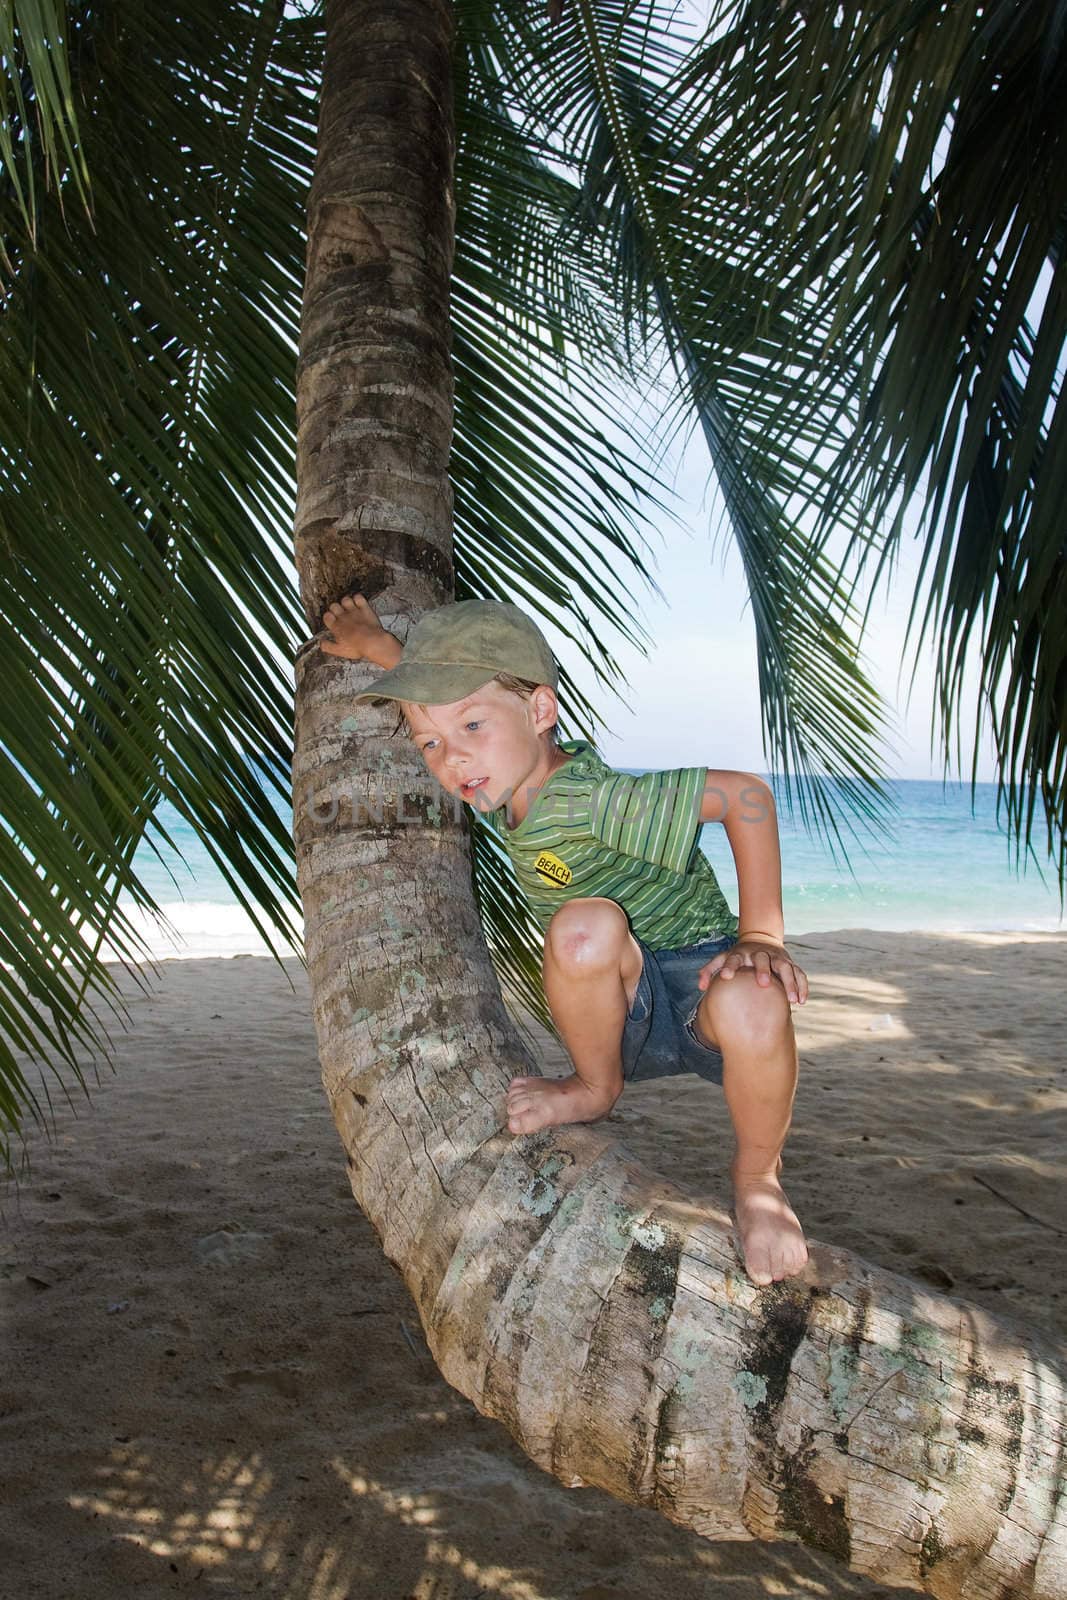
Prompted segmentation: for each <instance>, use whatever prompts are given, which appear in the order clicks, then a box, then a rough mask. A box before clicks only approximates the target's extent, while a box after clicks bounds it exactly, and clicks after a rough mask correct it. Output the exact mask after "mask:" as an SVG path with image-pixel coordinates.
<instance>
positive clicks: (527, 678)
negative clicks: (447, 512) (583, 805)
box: [357, 600, 559, 799]
mask: <svg viewBox="0 0 1067 1600" xmlns="http://www.w3.org/2000/svg"><path fill="white" fill-rule="evenodd" d="M558 682H559V669H558V667H557V665H556V659H555V657H554V656H553V654H552V651H551V650H550V649H549V646H548V643H547V641H546V640H545V638H544V636H543V634H542V633H541V631H540V629H539V628H538V627H537V626H536V624H535V623H534V622H532V621H531V619H530V618H529V617H528V616H527V615H526V613H525V612H523V611H520V610H519V608H518V606H513V605H510V604H508V603H507V602H505V601H500V600H459V601H456V602H454V603H453V604H451V605H445V606H439V607H437V609H436V610H434V611H428V612H426V613H425V614H424V615H423V616H422V617H421V618H420V619H419V621H418V622H417V623H416V625H415V627H414V628H413V629H412V630H411V633H410V634H409V635H408V639H407V642H406V644H405V645H404V654H403V658H402V660H401V662H400V664H399V666H396V667H394V668H393V669H392V671H391V672H386V673H383V675H382V676H381V677H380V678H378V679H377V680H376V682H375V683H374V684H373V685H372V686H371V687H370V688H369V689H366V690H364V691H363V693H362V694H361V695H359V696H358V697H357V698H359V699H361V700H393V701H396V702H397V704H398V706H399V709H400V716H399V718H398V721H397V728H396V730H394V731H397V730H399V729H400V728H401V727H403V729H404V731H405V732H406V733H407V735H408V737H409V738H410V739H411V740H412V742H413V743H414V744H415V745H416V747H417V748H418V750H419V751H420V753H421V754H422V756H423V758H424V760H425V761H426V764H427V766H428V767H429V768H430V770H431V771H432V772H433V773H434V775H435V776H436V777H437V778H438V779H439V781H440V782H442V783H443V784H444V785H445V786H446V787H447V788H450V789H453V790H454V791H459V790H462V788H463V779H465V778H472V779H477V778H484V777H491V778H493V779H494V780H495V787H496V788H499V789H501V792H503V789H504V788H505V787H508V786H509V785H510V784H512V783H517V782H518V781H520V780H521V778H522V777H523V776H525V775H526V773H525V772H521V771H520V769H521V768H524V767H525V766H526V760H525V758H526V757H529V756H530V755H531V754H532V753H534V752H535V751H537V752H539V751H540V750H542V749H543V750H547V751H548V752H549V754H550V755H551V754H552V753H553V752H554V751H555V749H556V745H557V729H556V718H557V714H558V708H557V702H556V689H557V685H558ZM472 764H473V765H472ZM479 764H480V765H483V766H490V767H492V768H493V771H491V772H488V773H481V772H475V771H473V767H474V766H478V765H479ZM463 798H464V799H470V798H472V795H471V794H469V793H466V792H464V793H463Z"/></svg>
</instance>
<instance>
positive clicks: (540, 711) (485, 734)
mask: <svg viewBox="0 0 1067 1600" xmlns="http://www.w3.org/2000/svg"><path fill="white" fill-rule="evenodd" d="M403 709H404V714H405V716H406V717H407V719H408V726H409V727H410V729H411V740H412V743H413V744H414V745H415V748H416V749H417V750H418V751H419V753H420V754H421V756H422V759H423V760H424V761H425V763H426V765H427V767H428V768H429V770H430V772H431V773H432V774H433V776H434V777H435V778H436V779H437V781H438V783H439V784H440V785H441V787H442V788H443V789H447V791H448V792H449V794H453V795H458V796H459V798H460V799H461V800H465V801H466V802H467V803H468V804H469V805H472V806H474V807H475V808H476V809H477V810H479V811H495V810H497V809H498V807H500V806H502V805H505V804H507V802H508V801H509V800H510V799H511V797H512V795H517V794H518V793H519V791H520V789H521V787H522V785H523V784H525V783H526V782H527V781H528V780H530V779H531V778H533V781H534V783H536V782H537V781H538V780H537V777H536V776H535V775H536V773H537V771H538V769H539V767H540V766H541V765H542V764H543V763H544V762H545V760H546V751H545V747H544V741H543V740H542V739H541V737H540V735H541V733H542V732H543V731H544V730H545V729H546V728H548V727H551V726H552V724H553V723H554V722H555V720H556V718H555V703H554V698H553V696H552V691H551V690H550V689H547V688H545V689H535V690H534V692H533V695H532V696H531V698H530V699H529V700H524V699H522V698H521V697H520V696H519V695H517V694H513V693H512V692H511V691H510V690H509V689H503V688H501V686H500V684H498V683H487V684H484V685H483V687H482V688H480V689H476V690H475V691H474V693H473V694H469V695H467V696H466V697H465V698H464V699H462V700H454V701H451V702H449V704H447V705H441V706H416V705H412V704H411V703H409V702H407V701H404V702H403ZM479 779H481V780H482V781H481V782H479V781H478V780H479ZM472 786H473V787H472Z"/></svg>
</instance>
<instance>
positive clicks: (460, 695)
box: [356, 661, 498, 706]
mask: <svg viewBox="0 0 1067 1600" xmlns="http://www.w3.org/2000/svg"><path fill="white" fill-rule="evenodd" d="M497 670H498V669H497V668H496V667H456V666H444V665H442V666H434V665H431V664H430V663H429V662H426V661H411V662H407V663H405V662H403V661H402V662H401V663H400V665H399V666H398V667H394V668H393V670H392V671H391V672H383V673H382V675H381V677H380V678H376V679H375V681H374V683H373V684H372V685H371V687H370V688H369V689H364V690H362V691H361V693H359V694H357V695H356V699H357V700H407V701H409V702H410V703H411V704H412V705H419V706H444V705H451V704H452V702H453V701H454V700H465V699H466V697H467V696H468V695H469V694H473V693H474V691H475V689H481V688H482V687H483V686H484V685H485V684H487V683H489V682H490V680H491V679H492V678H495V677H496V674H497Z"/></svg>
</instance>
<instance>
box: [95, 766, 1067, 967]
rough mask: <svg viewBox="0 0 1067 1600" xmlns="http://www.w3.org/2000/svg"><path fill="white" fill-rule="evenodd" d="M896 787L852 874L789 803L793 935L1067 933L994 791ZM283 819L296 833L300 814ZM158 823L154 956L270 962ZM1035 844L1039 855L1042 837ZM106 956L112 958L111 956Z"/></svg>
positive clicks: (175, 825) (219, 886) (169, 819)
mask: <svg viewBox="0 0 1067 1600" xmlns="http://www.w3.org/2000/svg"><path fill="white" fill-rule="evenodd" d="M626 770H628V771H631V772H637V771H641V770H646V769H642V768H633V767H631V768H627V769H626ZM889 787H890V791H891V793H892V794H893V796H894V798H895V801H896V806H897V810H896V814H895V818H894V821H893V824H892V830H891V833H890V834H889V836H888V837H887V838H886V839H884V840H883V841H881V842H878V843H871V842H870V841H869V840H868V841H867V842H866V843H857V842H854V841H849V842H848V843H847V848H848V854H849V862H850V865H846V864H845V862H844V861H842V860H841V859H840V858H839V859H837V860H836V861H835V859H834V856H833V854H832V853H831V851H830V850H829V849H828V848H827V846H826V845H825V844H824V843H822V842H821V841H820V840H819V839H818V838H814V837H812V836H811V835H809V833H808V832H807V831H806V830H805V829H804V828H803V826H802V825H801V824H800V822H799V819H795V820H790V818H789V817H788V815H786V814H785V808H784V802H780V815H779V825H780V833H781V839H782V880H783V885H782V888H783V902H784V907H785V919H786V933H787V937H788V936H790V935H793V936H800V935H801V934H805V933H817V932H825V931H828V930H833V929H838V928H871V929H887V930H892V929H896V930H914V931H946V932H947V931H951V932H960V931H987V932H1012V931H1036V932H1056V931H1062V930H1063V928H1064V922H1063V918H1062V916H1061V911H1060V900H1059V892H1058V889H1057V887H1056V880H1055V873H1054V872H1052V871H1051V870H1050V869H1049V868H1048V867H1047V866H1046V867H1045V868H1044V875H1043V877H1042V873H1041V872H1040V871H1039V870H1038V867H1037V865H1035V863H1034V862H1030V863H1028V864H1027V865H1026V868H1025V871H1024V872H1017V871H1016V870H1015V867H1014V865H1013V855H1012V853H1011V852H1010V851H1009V841H1008V836H1007V833H1006V832H1005V830H1004V829H1003V827H1002V826H1000V825H998V821H997V814H996V789H995V786H994V785H993V784H979V785H978V788H977V790H976V794H975V803H974V811H973V813H972V810H971V794H970V789H969V788H968V787H966V786H960V785H942V784H941V783H939V782H924V781H920V780H900V781H898V782H896V783H893V784H891V785H890V786H889ZM278 809H279V815H282V816H284V817H285V820H286V823H287V825H289V824H290V823H291V811H290V810H289V809H288V808H283V807H281V806H280V805H279V808H278ZM159 820H160V821H161V822H162V824H163V826H164V827H165V828H166V830H167V832H168V833H169V834H170V836H171V838H172V839H174V841H175V844H176V845H177V846H178V850H179V851H180V856H179V855H178V854H177V853H176V852H175V851H173V850H170V849H167V848H165V847H164V846H163V845H162V843H157V844H156V847H155V849H158V851H159V853H160V854H159V857H157V855H156V853H155V849H153V847H152V845H149V844H147V843H145V842H142V845H141V847H140V849H139V851H138V853H137V856H136V858H135V864H136V867H137V870H138V873H139V874H140V876H141V879H142V881H143V882H144V883H145V884H146V886H147V887H148V888H149V889H150V891H151V892H152V894H153V895H154V897H155V899H156V901H157V903H158V904H159V906H160V908H161V910H162V911H163V913H164V914H165V916H166V918H167V920H168V921H169V923H170V924H171V928H170V929H167V928H166V927H161V926H159V925H157V924H156V923H155V922H154V921H153V920H151V919H147V918H145V917H143V916H140V915H137V916H135V918H134V920H135V926H137V927H138V929H139V930H140V931H141V933H142V936H143V937H144V939H145V942H146V944H147V945H148V947H149V950H150V952H151V954H152V956H153V958H154V959H157V960H159V959H163V958H166V957H170V958H185V959H192V958H194V957H200V956H209V955H226V956H232V955H241V954H254V955H261V954H267V953H268V951H267V947H266V945H265V944H264V943H263V941H262V939H261V937H260V935H259V934H258V933H257V931H256V929H255V927H254V925H253V923H252V922H251V920H250V919H249V917H248V915H247V914H246V912H245V911H244V910H243V908H242V907H241V906H240V904H239V903H238V902H237V900H236V898H235V896H234V894H233V892H232V890H231V889H230V887H229V885H228V884H227V883H226V881H225V879H224V878H223V877H222V875H221V874H220V872H219V871H218V868H217V867H216V866H215V864H214V862H213V861H212V860H211V858H210V856H209V855H208V853H207V851H206V850H205V849H204V847H203V846H202V845H201V843H200V841H199V840H198V839H197V837H196V835H195V833H194V832H193V830H192V828H191V827H190V826H189V825H188V823H186V822H185V821H184V820H183V819H182V818H181V817H180V816H179V815H178V813H177V812H176V811H175V810H174V809H173V807H172V806H169V805H167V804H166V803H164V804H162V805H161V806H160V810H159ZM701 834H702V836H701V847H702V849H703V850H704V853H705V854H706V855H707V857H708V859H709V860H710V861H711V863H712V866H713V867H714V868H715V871H716V873H717V874H718V876H719V881H720V882H721V884H722V887H723V890H724V892H725V893H726V897H727V899H728V900H729V901H730V903H731V905H733V906H734V907H735V908H736V905H737V888H736V879H735V877H734V873H733V861H732V858H731V855H730V849H729V844H728V842H727V840H726V836H725V834H724V832H723V829H722V828H721V827H720V826H719V825H718V824H716V823H710V824H708V825H707V826H706V827H705V828H703V829H702V830H701ZM1036 842H1037V844H1038V845H1040V843H1041V839H1040V836H1039V835H1038V836H1037V837H1036ZM160 858H161V859H160ZM182 858H184V860H183V859H182ZM278 948H279V949H284V946H283V945H281V944H279V946H278ZM103 953H104V955H105V958H106V957H108V956H109V954H111V955H112V958H113V953H112V952H110V950H109V948H107V947H106V948H105V950H104V952H103Z"/></svg>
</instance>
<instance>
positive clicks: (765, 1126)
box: [693, 968, 808, 1284]
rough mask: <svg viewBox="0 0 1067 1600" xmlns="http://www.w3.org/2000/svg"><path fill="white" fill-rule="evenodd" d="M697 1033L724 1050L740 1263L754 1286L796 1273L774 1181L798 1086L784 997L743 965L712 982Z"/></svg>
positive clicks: (789, 1222) (793, 1235) (793, 1232)
mask: <svg viewBox="0 0 1067 1600" xmlns="http://www.w3.org/2000/svg"><path fill="white" fill-rule="evenodd" d="M693 1027H694V1029H695V1030H696V1032H697V1035H698V1037H699V1038H700V1039H702V1040H703V1041H704V1042H705V1043H706V1044H711V1045H716V1046H717V1047H718V1048H719V1050H721V1051H722V1058H723V1092H724V1094H725V1096H726V1104H727V1105H728V1107H729V1108H730V1117H731V1120H732V1122H733V1125H734V1137H735V1140H736V1149H735V1152H734V1158H733V1162H732V1164H731V1167H730V1175H731V1177H732V1179H733V1185H734V1213H735V1215H736V1217H737V1227H738V1232H739V1234H740V1236H741V1248H742V1250H743V1251H744V1256H745V1266H746V1269H747V1271H748V1274H749V1276H750V1277H751V1278H752V1280H753V1282H755V1283H761V1284H763V1283H772V1282H774V1281H775V1279H778V1278H788V1277H791V1276H792V1275H793V1274H794V1273H797V1272H800V1271H801V1269H802V1268H803V1266H804V1263H805V1262H806V1261H807V1259H808V1250H807V1246H806V1244H805V1243H804V1234H803V1231H802V1229H801V1226H800V1223H799V1222H798V1221H797V1218H796V1214H795V1212H794V1211H793V1208H792V1206H791V1205H790V1204H789V1201H788V1200H787V1199H786V1196H785V1191H784V1190H783V1188H782V1185H781V1183H780V1182H779V1173H780V1172H781V1170H782V1160H781V1157H782V1146H783V1145H784V1144H785V1139H786V1134H787V1133H788V1132H789V1122H790V1117H791V1115H792V1110H793V1096H794V1095H795V1093H796V1085H797V1047H796V1039H795V1037H794V1035H793V1019H792V1014H791V1012H790V1008H789V1000H788V998H787V996H786V992H785V990H784V988H783V987H782V985H781V983H780V981H779V980H778V979H777V978H772V980H771V982H770V983H769V984H767V985H762V984H759V983H758V982H757V981H756V974H755V973H754V972H753V971H751V970H750V969H745V968H742V969H741V970H740V971H737V972H735V973H734V976H733V977H732V978H729V979H723V978H721V977H716V978H714V979H713V980H712V982H711V984H710V985H709V987H708V989H707V991H706V993H705V994H704V997H703V999H702V1000H701V1002H700V1006H699V1007H698V1009H697V1013H696V1016H695V1018H694V1020H693Z"/></svg>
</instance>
